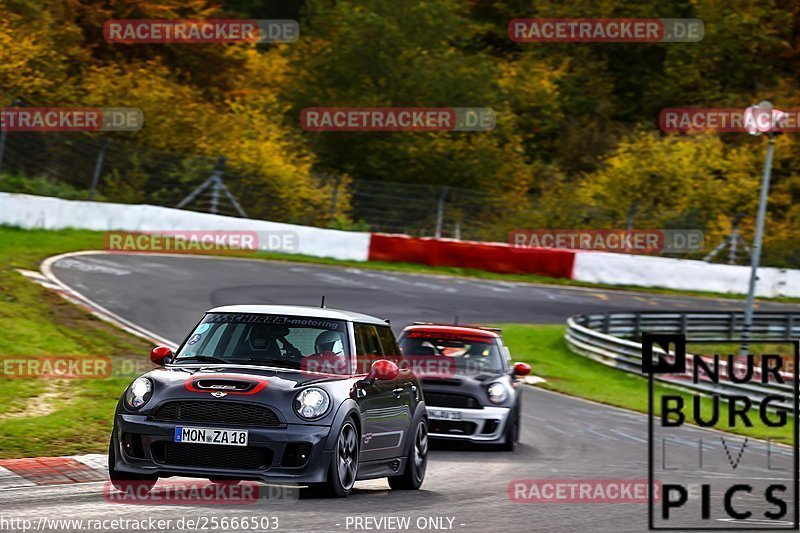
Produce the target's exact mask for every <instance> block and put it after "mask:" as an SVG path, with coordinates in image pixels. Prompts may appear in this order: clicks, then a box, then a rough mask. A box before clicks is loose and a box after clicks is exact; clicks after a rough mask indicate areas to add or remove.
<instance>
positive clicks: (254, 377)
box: [145, 365, 349, 391]
mask: <svg viewBox="0 0 800 533" xmlns="http://www.w3.org/2000/svg"><path fill="white" fill-rule="evenodd" d="M145 377H149V378H151V379H154V380H156V381H159V382H161V383H164V384H175V383H179V384H183V385H185V384H186V383H189V385H190V386H191V385H192V384H193V383H196V382H197V381H199V380H208V381H210V382H212V383H208V384H205V385H207V386H208V385H211V386H212V388H211V390H233V389H229V388H228V387H227V385H236V384H237V382H241V383H248V382H264V383H267V384H268V385H267V386H269V387H271V388H272V389H273V390H275V389H278V390H288V391H291V390H295V389H297V388H298V387H300V386H303V385H310V384H317V383H328V382H337V381H342V380H345V379H348V378H349V376H333V375H329V374H317V373H314V372H303V371H300V370H289V369H279V368H272V367H243V366H241V365H191V366H189V365H174V366H168V367H165V368H159V369H156V370H152V371H150V372H148V373H147V374H145ZM213 382H219V385H222V386H220V387H216V388H214V387H213V384H214V383H213ZM227 382H230V383H227Z"/></svg>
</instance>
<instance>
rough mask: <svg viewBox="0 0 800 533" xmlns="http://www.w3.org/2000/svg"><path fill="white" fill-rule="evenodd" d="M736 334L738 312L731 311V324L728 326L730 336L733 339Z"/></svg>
mask: <svg viewBox="0 0 800 533" xmlns="http://www.w3.org/2000/svg"><path fill="white" fill-rule="evenodd" d="M735 335H736V312H731V315H730V325H729V326H728V338H729V339H732V338H733V337H734V336H735Z"/></svg>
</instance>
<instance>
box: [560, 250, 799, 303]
mask: <svg viewBox="0 0 800 533" xmlns="http://www.w3.org/2000/svg"><path fill="white" fill-rule="evenodd" d="M758 272H759V276H758V277H759V279H758V283H757V285H756V294H757V295H758V296H767V297H774V296H795V297H800V271H798V270H785V269H777V268H761V269H759V271H758ZM572 279H575V280H579V281H586V282H591V283H607V284H611V285H638V286H641V287H662V288H667V289H681V290H692V291H708V292H719V293H734V294H746V293H747V287H748V282H749V279H750V267H747V266H738V265H719V264H713V263H706V262H704V261H694V260H690V259H673V258H668V257H650V256H642V255H627V254H612V253H605V252H578V253H576V254H575V264H574V266H573V269H572Z"/></svg>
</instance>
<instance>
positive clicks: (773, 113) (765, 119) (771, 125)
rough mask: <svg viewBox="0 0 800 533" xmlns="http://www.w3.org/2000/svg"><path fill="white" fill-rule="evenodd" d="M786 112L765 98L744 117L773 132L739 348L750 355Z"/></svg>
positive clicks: (754, 129)
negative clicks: (780, 128)
mask: <svg viewBox="0 0 800 533" xmlns="http://www.w3.org/2000/svg"><path fill="white" fill-rule="evenodd" d="M784 116H785V113H783V112H781V111H777V110H775V109H773V108H772V104H771V103H769V102H767V101H763V102H761V103H760V104H758V105H757V106H752V107H749V108H748V109H747V111H745V114H744V120H745V125H746V128H747V132H748V133H750V134H751V135H760V134H762V133H768V134H769V143H768V144H767V157H766V158H765V159H764V171H763V173H762V175H761V195H760V197H759V200H758V216H757V218H756V234H755V237H754V239H753V251H752V253H751V256H750V285H749V287H748V289H747V302H746V303H745V308H744V324H743V327H742V339H744V341H745V342H743V343H742V346H741V348H740V350H739V353H740V355H747V350H748V348H749V345H748V343H747V341H748V340H749V339H750V330H751V329H752V326H753V305H754V304H755V296H756V281H757V280H758V266H759V263H760V262H761V243H762V242H763V240H764V222H765V220H766V218H767V198H768V197H769V180H770V177H771V175H772V156H773V154H774V153H775V129H776V127H777V126H778V125H779V123H780V121H781V119H783V117H784Z"/></svg>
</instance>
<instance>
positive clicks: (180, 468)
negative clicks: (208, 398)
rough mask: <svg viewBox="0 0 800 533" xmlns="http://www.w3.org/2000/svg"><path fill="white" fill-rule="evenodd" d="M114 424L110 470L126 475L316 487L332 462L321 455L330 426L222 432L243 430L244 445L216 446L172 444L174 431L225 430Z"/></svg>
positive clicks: (139, 420)
mask: <svg viewBox="0 0 800 533" xmlns="http://www.w3.org/2000/svg"><path fill="white" fill-rule="evenodd" d="M115 424H116V435H117V438H116V439H115V440H114V442H113V446H115V451H116V453H115V455H116V465H115V467H114V468H115V469H116V470H117V471H119V472H127V473H130V474H145V475H156V476H158V477H171V476H184V477H198V478H209V477H220V478H230V479H250V480H256V481H262V482H265V483H282V482H285V483H318V482H322V481H325V479H326V477H327V472H328V467H329V465H330V462H331V460H332V457H333V451H332V450H325V449H324V447H325V441H326V439H327V438H328V434H329V433H330V431H331V428H330V426H313V425H303V424H289V425H286V426H284V427H276V428H253V427H247V428H244V427H234V426H227V427H228V428H229V429H247V430H248V432H249V434H248V445H247V446H220V445H215V444H183V443H175V442H173V441H174V435H175V428H176V427H178V426H196V427H209V426H213V427H226V426H225V425H221V424H196V423H175V422H161V421H153V420H148V417H147V416H145V415H137V414H125V413H121V414H117V416H116V421H115ZM195 461H196V462H197V463H199V464H193V463H194V462H195Z"/></svg>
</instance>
